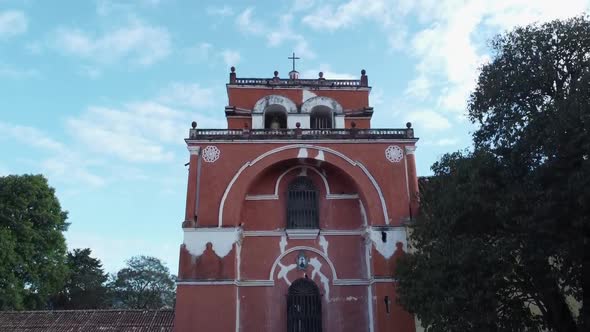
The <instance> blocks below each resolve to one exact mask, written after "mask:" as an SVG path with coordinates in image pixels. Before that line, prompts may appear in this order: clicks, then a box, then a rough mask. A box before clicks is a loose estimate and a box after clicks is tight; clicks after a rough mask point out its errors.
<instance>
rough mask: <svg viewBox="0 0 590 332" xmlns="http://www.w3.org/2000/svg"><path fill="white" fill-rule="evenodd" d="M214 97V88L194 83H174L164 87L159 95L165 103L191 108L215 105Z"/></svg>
mask: <svg viewBox="0 0 590 332" xmlns="http://www.w3.org/2000/svg"><path fill="white" fill-rule="evenodd" d="M213 99H214V92H213V89H211V88H202V87H201V86H200V85H199V84H194V83H193V84H191V83H172V84H170V85H169V86H167V87H166V88H164V89H163V90H162V92H161V93H160V96H159V97H158V100H159V101H160V102H162V103H164V104H167V105H172V106H181V107H189V108H206V107H213V106H215V105H214V103H213V101H214V100H213Z"/></svg>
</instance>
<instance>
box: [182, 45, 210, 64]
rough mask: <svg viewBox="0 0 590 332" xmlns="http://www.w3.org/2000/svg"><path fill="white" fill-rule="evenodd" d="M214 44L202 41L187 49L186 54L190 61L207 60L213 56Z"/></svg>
mask: <svg viewBox="0 0 590 332" xmlns="http://www.w3.org/2000/svg"><path fill="white" fill-rule="evenodd" d="M212 50H213V45H211V44H209V43H206V42H202V43H198V44H196V45H194V46H192V47H189V48H187V49H186V51H185V54H186V58H187V61H188V62H189V63H200V62H205V61H207V60H208V59H209V57H210V56H211V51H212Z"/></svg>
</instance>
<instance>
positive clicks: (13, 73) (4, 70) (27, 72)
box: [0, 63, 41, 79]
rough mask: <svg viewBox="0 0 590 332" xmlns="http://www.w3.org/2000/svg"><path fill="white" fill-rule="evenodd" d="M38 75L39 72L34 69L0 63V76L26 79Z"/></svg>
mask: <svg viewBox="0 0 590 332" xmlns="http://www.w3.org/2000/svg"><path fill="white" fill-rule="evenodd" d="M40 76H41V74H40V73H39V71H37V70H36V69H21V68H17V67H14V66H11V65H5V64H2V63H0V77H4V78H10V79H26V78H36V77H40Z"/></svg>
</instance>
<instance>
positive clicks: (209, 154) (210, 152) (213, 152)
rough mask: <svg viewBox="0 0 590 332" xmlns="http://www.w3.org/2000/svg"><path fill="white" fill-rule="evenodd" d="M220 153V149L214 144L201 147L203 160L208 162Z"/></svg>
mask: <svg viewBox="0 0 590 332" xmlns="http://www.w3.org/2000/svg"><path fill="white" fill-rule="evenodd" d="M220 155H221V151H219V148H217V147H216V146H213V145H209V146H207V147H206V148H204V149H203V160H204V161H206V162H208V163H214V162H216V161H217V159H219V156H220Z"/></svg>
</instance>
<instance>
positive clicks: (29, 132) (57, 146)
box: [0, 122, 65, 152]
mask: <svg viewBox="0 0 590 332" xmlns="http://www.w3.org/2000/svg"><path fill="white" fill-rule="evenodd" d="M0 137H5V138H12V139H15V140H17V141H20V142H23V143H25V144H27V145H29V146H32V147H35V148H38V149H42V150H49V151H53V152H61V151H64V150H65V147H64V145H63V144H62V143H60V142H58V141H56V140H54V139H52V138H51V137H49V136H48V135H46V134H45V133H43V132H42V131H40V130H39V129H37V128H33V127H29V126H21V125H14V124H9V123H3V122H0Z"/></svg>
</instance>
